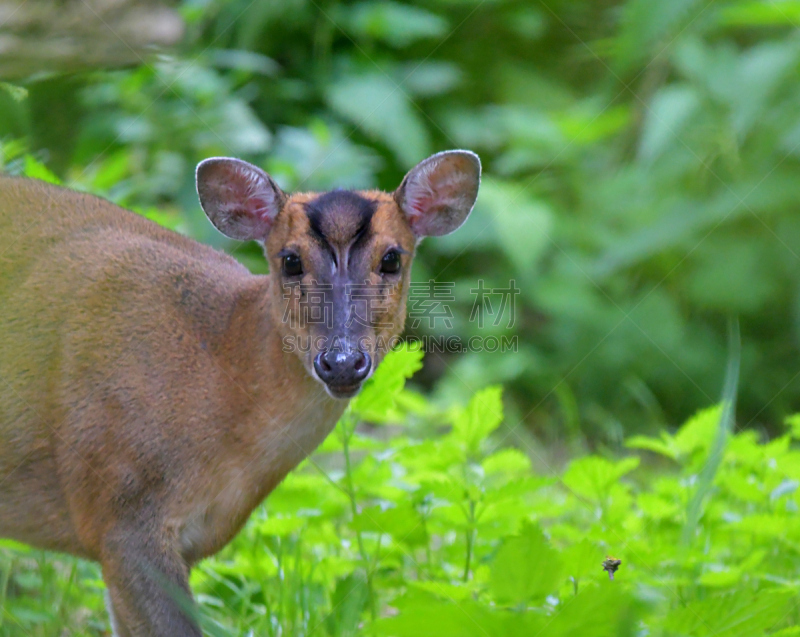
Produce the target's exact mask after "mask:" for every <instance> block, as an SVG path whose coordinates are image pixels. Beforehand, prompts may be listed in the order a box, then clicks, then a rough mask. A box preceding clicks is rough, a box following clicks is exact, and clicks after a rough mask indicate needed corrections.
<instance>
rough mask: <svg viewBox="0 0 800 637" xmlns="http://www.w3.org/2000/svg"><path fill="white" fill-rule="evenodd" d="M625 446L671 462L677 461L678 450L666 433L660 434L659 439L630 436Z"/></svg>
mask: <svg viewBox="0 0 800 637" xmlns="http://www.w3.org/2000/svg"><path fill="white" fill-rule="evenodd" d="M625 446H626V447H628V448H629V449H646V450H647V451H652V452H654V453H658V454H661V455H662V456H666V457H667V458H672V459H673V460H677V459H678V456H679V455H680V449H678V447H677V445H676V444H675V439H674V438H673V437H672V436H670V435H669V434H668V433H667V432H666V431H662V432H661V438H660V439H659V438H651V437H649V436H632V437H630V438H628V439H627V440H626V441H625Z"/></svg>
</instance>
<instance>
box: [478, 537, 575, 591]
mask: <svg viewBox="0 0 800 637" xmlns="http://www.w3.org/2000/svg"><path fill="white" fill-rule="evenodd" d="M562 568H563V567H562V563H561V560H560V558H559V556H558V554H557V553H556V551H555V550H554V549H553V548H552V547H551V546H550V543H549V542H548V541H547V540H546V539H545V537H544V534H543V533H542V530H541V529H540V528H539V527H538V526H536V525H533V524H530V523H528V524H525V526H523V529H522V532H521V533H520V534H519V535H518V536H516V537H512V538H509V539H508V540H506V541H505V543H504V544H503V546H502V547H500V550H499V551H498V552H497V556H496V557H495V559H494V561H493V562H492V567H491V580H490V587H491V591H492V594H493V596H494V597H495V599H497V600H498V601H499V602H501V603H506V604H510V605H516V604H519V603H524V602H529V601H531V600H542V599H544V598H545V597H546V596H547V595H549V594H550V593H552V592H553V591H554V590H555V589H556V588H557V587H558V585H559V583H560V582H561V578H562V572H563V571H562Z"/></svg>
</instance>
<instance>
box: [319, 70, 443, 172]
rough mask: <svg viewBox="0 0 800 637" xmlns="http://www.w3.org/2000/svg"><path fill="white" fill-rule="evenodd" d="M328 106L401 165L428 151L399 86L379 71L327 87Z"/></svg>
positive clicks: (412, 162) (424, 136)
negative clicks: (384, 148)
mask: <svg viewBox="0 0 800 637" xmlns="http://www.w3.org/2000/svg"><path fill="white" fill-rule="evenodd" d="M328 102H329V104H330V106H331V108H332V109H333V110H334V111H336V112H337V113H339V115H341V116H342V117H344V118H346V119H348V120H350V121H351V122H352V123H353V124H355V125H356V127H358V128H362V129H364V131H365V132H366V133H367V134H369V135H370V136H372V137H373V138H375V139H377V140H378V141H380V142H383V143H384V144H386V146H388V147H389V149H390V150H391V151H392V152H393V153H394V154H395V156H396V157H397V159H398V161H399V163H400V164H401V166H403V167H404V168H411V167H412V166H414V165H416V164H417V163H418V162H419V161H420V158H422V157H425V156H426V155H428V154H430V139H429V137H428V132H427V130H426V128H425V127H424V126H423V124H422V121H421V119H420V115H419V111H417V109H416V108H415V107H414V105H413V104H412V103H411V100H410V99H409V97H408V95H407V94H406V92H405V91H404V90H403V87H402V86H401V85H398V84H396V83H395V82H394V81H392V80H391V79H390V78H389V77H387V76H386V75H384V74H383V73H365V74H363V75H347V76H345V77H343V78H341V79H340V80H338V81H337V82H335V83H334V84H333V85H332V86H331V87H330V89H329V90H328Z"/></svg>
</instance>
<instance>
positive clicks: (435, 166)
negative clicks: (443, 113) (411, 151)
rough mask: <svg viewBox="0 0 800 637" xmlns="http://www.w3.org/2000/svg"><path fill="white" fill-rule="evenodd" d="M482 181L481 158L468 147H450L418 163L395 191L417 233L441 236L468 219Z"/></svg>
mask: <svg viewBox="0 0 800 637" xmlns="http://www.w3.org/2000/svg"><path fill="white" fill-rule="evenodd" d="M480 183H481V160H480V159H478V156H477V155H476V154H475V153H472V152H470V151H468V150H449V151H445V152H443V153H437V154H436V155H433V156H432V157H428V159H426V160H425V161H423V162H421V163H419V164H417V165H416V166H415V167H414V168H412V169H411V171H410V172H409V173H408V174H407V175H406V176H405V179H403V183H402V184H400V187H399V188H398V189H397V190H396V191H395V193H394V197H395V201H397V205H398V206H400V209H401V210H402V211H403V212H404V213H405V215H406V218H407V219H408V223H409V224H410V225H411V230H412V231H413V232H414V234H415V235H417V237H438V236H441V235H444V234H450V233H451V232H453V231H454V230H457V229H458V227H459V226H461V224H462V223H464V222H465V221H466V220H467V217H468V216H469V213H470V212H471V211H472V206H473V205H475V199H476V198H477V196H478V187H479V186H480Z"/></svg>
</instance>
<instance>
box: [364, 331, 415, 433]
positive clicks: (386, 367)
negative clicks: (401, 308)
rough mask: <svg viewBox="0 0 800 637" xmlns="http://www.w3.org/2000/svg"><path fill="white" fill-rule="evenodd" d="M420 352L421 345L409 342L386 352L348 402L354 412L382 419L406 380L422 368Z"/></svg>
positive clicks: (381, 420) (378, 420) (375, 419)
mask: <svg viewBox="0 0 800 637" xmlns="http://www.w3.org/2000/svg"><path fill="white" fill-rule="evenodd" d="M423 355H424V352H423V351H422V349H421V348H418V347H410V346H409V345H403V346H402V347H398V348H397V349H395V350H392V351H391V352H389V353H388V354H387V355H386V358H384V359H383V362H381V364H380V365H379V366H378V369H376V370H375V373H374V374H373V375H372V378H370V379H369V380H368V381H367V382H366V383H365V385H364V389H362V390H361V393H360V394H359V395H358V396H357V397H356V398H355V399H354V400H353V401H352V402H351V403H350V405H351V409H352V410H353V412H355V413H356V414H358V415H359V416H360V417H361V418H364V419H366V420H370V421H373V422H383V421H384V420H385V419H386V416H387V415H388V414H389V412H390V411H391V409H392V408H393V407H394V403H395V398H396V397H397V394H399V393H400V391H402V389H403V386H404V385H405V383H406V379H408V378H411V377H412V376H413V375H414V374H415V373H416V372H417V371H418V370H419V369H420V368H421V367H422V357H423Z"/></svg>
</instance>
